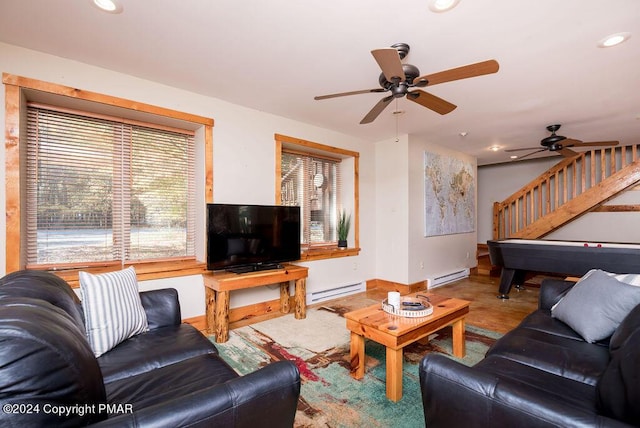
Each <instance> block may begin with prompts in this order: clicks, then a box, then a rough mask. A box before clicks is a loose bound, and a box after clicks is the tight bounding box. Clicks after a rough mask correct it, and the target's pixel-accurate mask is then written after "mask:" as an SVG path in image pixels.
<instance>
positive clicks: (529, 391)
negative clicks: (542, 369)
mask: <svg viewBox="0 0 640 428" xmlns="http://www.w3.org/2000/svg"><path fill="white" fill-rule="evenodd" d="M420 387H421V390H422V403H423V408H424V417H425V422H426V425H427V426H428V427H430V428H433V427H450V426H464V427H473V426H475V427H489V426H496V427H498V426H500V427H502V426H531V427H533V426H536V427H542V426H549V427H551V426H562V427H577V426H599V427H623V426H628V425H625V424H624V423H621V422H618V421H616V420H614V419H610V418H607V417H604V416H601V415H598V414H595V413H593V412H589V411H587V410H584V409H580V408H579V407H576V406H574V405H571V404H567V403H564V402H560V401H558V400H555V399H554V398H553V397H550V396H549V394H546V393H544V391H540V390H538V389H535V388H532V387H530V386H528V385H527V384H526V383H525V382H518V381H512V380H510V379H505V378H498V377H496V376H494V375H492V374H489V373H486V372H483V371H481V370H478V369H474V368H473V367H467V366H465V365H463V364H460V363H458V362H457V361H454V360H452V359H450V358H448V357H446V356H444V355H439V354H428V355H427V356H426V357H425V358H423V360H422V361H421V363H420Z"/></svg>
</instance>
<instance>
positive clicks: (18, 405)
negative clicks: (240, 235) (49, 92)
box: [0, 271, 300, 428]
mask: <svg viewBox="0 0 640 428" xmlns="http://www.w3.org/2000/svg"><path fill="white" fill-rule="evenodd" d="M141 301H142V304H143V307H144V308H145V311H146V313H147V320H148V323H149V331H147V332H145V333H142V334H139V335H137V336H134V337H132V338H130V339H127V340H126V341H124V342H123V343H121V344H119V345H118V346H116V347H115V348H114V349H112V350H111V351H109V352H107V353H105V354H103V355H101V356H100V357H98V358H95V357H94V355H93V352H92V351H91V349H90V346H89V344H88V342H87V340H86V333H85V330H84V325H83V315H82V308H81V306H80V304H79V301H78V298H77V295H76V294H75V293H74V292H73V290H72V289H71V288H70V287H69V286H68V284H67V283H66V282H64V281H63V280H61V279H60V278H58V277H56V276H54V275H51V274H48V273H44V272H30V271H21V272H17V273H13V274H10V275H7V276H6V277H5V278H2V279H1V280H0V404H1V405H2V406H3V407H2V409H3V411H2V412H0V425H2V426H6V427H24V426H34V427H37V426H43V427H44V426H85V425H97V426H118V427H123V426H136V427H143V426H154V427H180V426H190V427H198V426H203V427H204V426H207V427H208V426H234V427H247V428H249V427H290V426H292V425H293V421H294V418H295V412H296V407H297V402H298V397H299V394H300V375H299V371H298V369H297V367H296V366H295V365H294V364H293V363H291V362H288V361H282V362H276V363H273V364H270V365H268V366H266V367H264V368H262V369H260V370H258V371H256V372H253V373H250V374H248V375H245V376H239V375H238V374H237V373H236V372H235V371H234V370H233V369H232V368H231V367H230V366H229V365H228V364H227V363H226V362H225V361H223V360H222V359H221V358H220V356H219V355H218V352H217V349H216V348H215V346H214V345H213V343H211V342H210V341H209V340H207V338H206V337H204V336H203V335H202V334H201V333H200V332H198V331H197V330H196V329H195V328H193V327H192V326H190V325H187V324H181V319H180V306H179V303H178V299H177V293H176V291H175V290H173V289H165V290H154V291H148V292H143V293H141Z"/></svg>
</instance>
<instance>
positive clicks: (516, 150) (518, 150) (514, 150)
mask: <svg viewBox="0 0 640 428" xmlns="http://www.w3.org/2000/svg"><path fill="white" fill-rule="evenodd" d="M539 148H540V147H525V148H524V149H506V150H505V152H521V151H523V150H536V149H539ZM544 150H547V149H544Z"/></svg>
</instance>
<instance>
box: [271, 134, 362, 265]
mask: <svg viewBox="0 0 640 428" xmlns="http://www.w3.org/2000/svg"><path fill="white" fill-rule="evenodd" d="M274 139H275V150H276V165H275V185H276V188H275V195H276V197H275V200H276V201H275V203H276V204H278V205H279V204H280V203H282V193H281V192H282V190H281V188H280V185H281V180H280V177H281V176H282V152H283V151H285V150H286V148H285V147H284V143H289V144H294V145H297V146H300V147H303V148H305V149H309V152H308V153H309V154H314V152H313V151H321V152H326V153H331V154H334V155H339V156H343V157H345V158H353V215H352V217H351V219H352V221H353V240H354V248H348V249H347V250H337V249H336V250H328V249H326V248H324V249H310V250H307V251H304V252H303V254H302V257H301V260H302V261H312V260H322V259H329V258H338V257H348V256H354V255H358V254H359V253H360V153H358V152H355V151H353V150H347V149H341V148H339V147H333V146H328V145H326V144H321V143H316V142H314V141H308V140H303V139H301V138H295V137H290V136H287V135H282V134H274Z"/></svg>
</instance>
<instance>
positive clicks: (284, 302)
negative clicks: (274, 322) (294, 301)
mask: <svg viewBox="0 0 640 428" xmlns="http://www.w3.org/2000/svg"><path fill="white" fill-rule="evenodd" d="M290 310H291V307H290V304H289V281H286V282H281V283H280V312H282V313H283V314H288V313H289V311H290Z"/></svg>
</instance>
